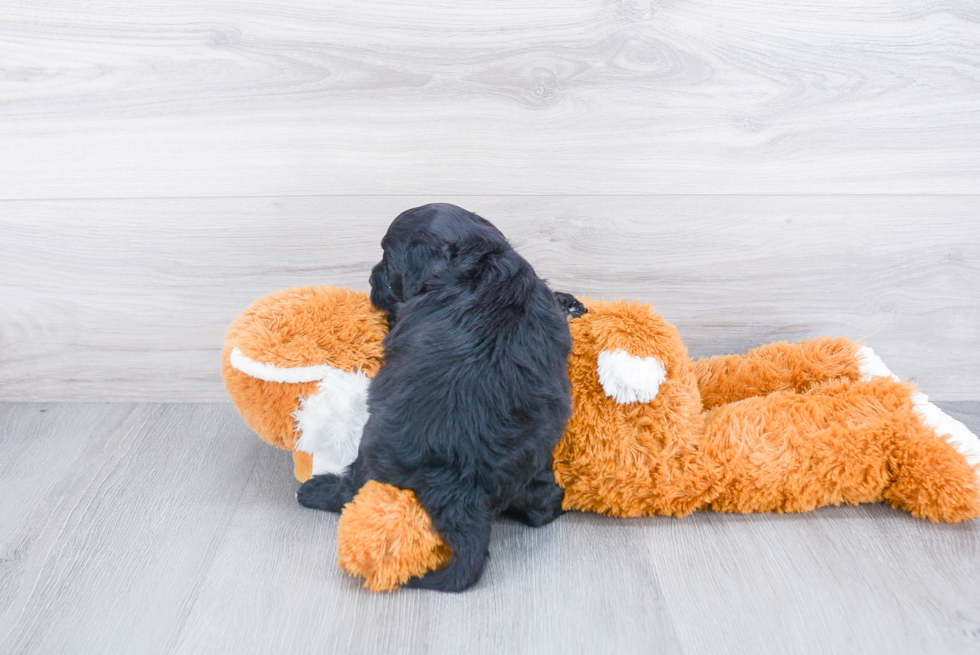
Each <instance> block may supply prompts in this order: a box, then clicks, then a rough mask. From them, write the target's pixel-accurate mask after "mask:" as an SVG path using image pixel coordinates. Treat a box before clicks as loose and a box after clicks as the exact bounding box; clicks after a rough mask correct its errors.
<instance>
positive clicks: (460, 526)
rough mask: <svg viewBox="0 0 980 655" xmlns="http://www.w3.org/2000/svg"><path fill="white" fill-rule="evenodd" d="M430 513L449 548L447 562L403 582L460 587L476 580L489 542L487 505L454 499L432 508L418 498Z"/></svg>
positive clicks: (447, 588) (413, 585) (440, 587)
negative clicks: (451, 501)
mask: <svg viewBox="0 0 980 655" xmlns="http://www.w3.org/2000/svg"><path fill="white" fill-rule="evenodd" d="M420 501H422V502H421V504H422V506H423V507H425V508H426V511H428V512H429V515H430V516H431V517H432V522H433V527H435V529H436V531H437V532H438V533H439V536H440V537H442V540H443V541H444V542H446V544H447V545H448V546H449V548H450V549H451V551H452V556H451V558H450V560H449V563H448V564H447V565H446V566H445V567H443V568H441V569H436V570H435V571H429V572H428V573H426V574H425V575H424V576H422V577H421V578H412V579H411V580H409V581H408V583H407V584H406V586H407V587H410V588H413V589H435V590H437V591H463V590H464V589H466V588H468V587H471V586H473V585H474V584H476V581H477V580H479V579H480V575H481V574H482V573H483V566H484V564H485V563H486V559H487V549H488V548H489V546H490V520H491V515H490V511H489V509H488V508H487V507H486V506H485V505H484V504H483V503H479V502H472V501H471V502H466V501H464V502H459V501H458V499H457V502H455V503H454V504H453V505H451V506H449V507H442V508H438V509H436V508H434V507H433V504H432V503H431V502H430V503H429V504H426V502H425V499H422V498H420Z"/></svg>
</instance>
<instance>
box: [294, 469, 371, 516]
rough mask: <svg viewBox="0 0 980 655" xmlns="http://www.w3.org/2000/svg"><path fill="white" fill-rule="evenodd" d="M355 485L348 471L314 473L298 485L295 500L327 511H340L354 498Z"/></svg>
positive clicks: (306, 505) (303, 504) (312, 507)
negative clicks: (338, 473) (337, 473)
mask: <svg viewBox="0 0 980 655" xmlns="http://www.w3.org/2000/svg"><path fill="white" fill-rule="evenodd" d="M356 493H357V485H355V484H354V477H353V476H352V475H351V473H350V471H349V470H348V471H345V472H344V473H342V474H340V475H336V474H334V473H324V474H322V475H314V476H313V477H312V478H310V479H309V480H307V481H306V482H304V483H303V484H301V485H300V487H299V491H297V492H296V500H297V501H299V504H300V505H302V506H303V507H309V508H311V509H322V510H325V511H327V512H337V513H340V512H341V511H342V510H343V509H344V505H346V504H347V503H349V502H350V501H352V500H354V495H355V494H356Z"/></svg>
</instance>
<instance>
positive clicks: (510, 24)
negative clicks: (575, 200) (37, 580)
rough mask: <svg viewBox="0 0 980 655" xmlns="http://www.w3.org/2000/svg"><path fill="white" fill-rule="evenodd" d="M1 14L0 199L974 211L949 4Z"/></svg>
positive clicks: (42, 10)
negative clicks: (954, 201)
mask: <svg viewBox="0 0 980 655" xmlns="http://www.w3.org/2000/svg"><path fill="white" fill-rule="evenodd" d="M130 9H131V8H130V7H128V6H126V5H122V4H119V3H117V2H113V1H111V0H91V1H88V2H79V1H78V0H55V1H52V2H45V3H44V4H43V5H38V4H37V3H36V2H32V1H31V0H7V1H6V2H5V3H4V6H3V10H2V11H3V14H2V16H0V18H2V20H0V44H2V45H0V60H2V61H3V62H4V63H3V69H2V74H0V143H2V144H3V154H2V156H0V198H74V197H89V198H91V197H147V196H152V197H167V196H226V195H229V196H235V195H266V196H268V195H295V194H378V193H401V194H502V193H507V194H511V193H521V194H526V193H557V194H580V193H591V194H602V193H614V194H623V193H630V194H637V193H639V194H655V193H678V192H681V193H902V194H905V193H977V192H978V191H980V131H978V130H977V129H976V115H977V112H978V111H980V77H978V76H977V74H976V71H977V68H978V66H980V50H978V49H977V48H976V43H978V42H980V14H978V13H977V11H976V7H975V5H974V4H972V3H970V2H968V1H967V0H914V1H911V2H908V1H905V0H874V1H872V0H860V1H849V2H844V1H837V2H823V1H821V2H818V1H816V0H799V1H795V2H782V3H773V2H769V1H767V0H700V1H698V2H674V1H671V0H638V1H635V2H634V1H628V2H627V1H620V0H547V1H546V2H539V3H535V4H534V5H528V4H527V3H520V2H516V1H514V0H507V1H505V2H494V3H460V2H447V1H439V2H432V1H431V0H409V1H407V2H402V3H398V7H397V8H393V7H392V6H391V3H388V2H382V1H381V0H345V1H343V2H331V3H329V4H323V3H317V2H315V1H313V0H281V1H279V2H264V1H262V0H245V1H244V2H235V3H231V2H227V1H226V0H205V1H198V0H194V1H191V0H178V1H175V2H166V3H164V2H153V3H141V5H140V11H139V12H135V13H134V12H132V11H131V10H130Z"/></svg>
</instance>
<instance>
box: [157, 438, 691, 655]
mask: <svg viewBox="0 0 980 655" xmlns="http://www.w3.org/2000/svg"><path fill="white" fill-rule="evenodd" d="M290 478H291V476H290V470H289V466H288V462H286V460H285V458H283V457H282V453H278V452H272V451H271V449H269V452H268V453H266V454H263V455H262V456H261V457H260V460H259V463H258V464H257V465H256V472H255V475H254V476H253V478H252V479H251V480H250V482H249V487H248V488H247V489H246V491H245V493H244V494H243V495H242V500H241V502H240V503H239V506H238V508H237V510H236V513H235V517H234V518H233V519H232V525H231V527H230V528H229V530H228V531H227V533H226V535H225V537H224V539H223V546H222V548H221V549H220V550H219V552H218V554H217V556H216V557H215V558H214V565H213V567H212V568H211V571H210V574H209V576H208V578H207V580H206V581H205V582H204V584H203V585H202V587H201V590H200V592H199V594H198V597H197V600H196V602H195V603H194V606H193V608H192V610H191V612H190V615H189V617H188V619H187V622H186V623H185V624H184V626H183V629H182V631H181V637H180V641H179V644H178V647H177V649H176V652H177V653H201V652H246V653H269V652H310V651H324V652H344V653H385V652H396V651H397V652H405V653H460V652H467V653H559V652H562V653H579V652H581V653H589V652H606V651H609V652H616V653H644V652H650V651H651V649H653V650H655V651H656V652H666V653H671V652H680V648H679V644H678V642H677V638H676V636H675V635H674V631H673V627H672V625H671V619H670V616H669V612H668V608H667V604H666V603H665V602H664V598H663V596H662V594H661V593H660V592H659V588H658V585H657V573H656V572H655V571H654V570H653V569H652V568H651V565H650V560H649V557H648V556H647V554H646V551H645V548H644V542H643V538H644V531H643V528H642V525H641V524H640V523H639V522H629V521H626V522H623V521H615V520H612V519H604V518H600V517H595V516H585V515H580V514H576V515H570V516H568V517H567V518H566V519H563V520H562V521H560V522H558V523H555V524H553V525H551V526H548V527H546V528H542V529H539V530H533V529H531V528H527V527H525V526H521V525H518V524H515V523H512V522H504V521H501V522H498V523H497V524H495V525H494V530H493V535H492V538H491V546H490V560H489V564H488V567H487V570H486V572H485V573H484V576H483V577H482V578H481V580H480V582H479V583H478V584H477V585H476V587H474V588H473V589H471V590H469V591H467V592H466V593H464V594H438V593H431V592H422V591H413V590H401V591H398V592H396V593H391V594H372V593H370V592H368V591H365V590H363V589H362V588H360V586H359V583H358V581H356V580H354V579H351V578H348V577H346V576H345V575H344V574H343V573H342V572H341V571H340V570H339V569H338V568H337V567H336V565H335V563H334V562H335V558H336V555H335V531H336V516H335V515H332V514H326V513H323V512H316V511H312V510H307V509H305V508H302V507H299V506H298V505H296V503H295V501H294V500H293V495H294V490H295V488H296V486H297V484H296V483H295V482H294V481H293V480H291V479H290ZM624 594H626V595H628V597H629V599H630V601H629V602H628V603H624V602H623V595H624Z"/></svg>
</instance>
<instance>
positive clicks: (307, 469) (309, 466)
mask: <svg viewBox="0 0 980 655" xmlns="http://www.w3.org/2000/svg"><path fill="white" fill-rule="evenodd" d="M293 475H295V476H296V479H297V480H299V481H300V482H306V481H307V480H309V479H310V476H311V475H313V455H311V454H310V453H304V452H303V451H302V450H294V451H293Z"/></svg>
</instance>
